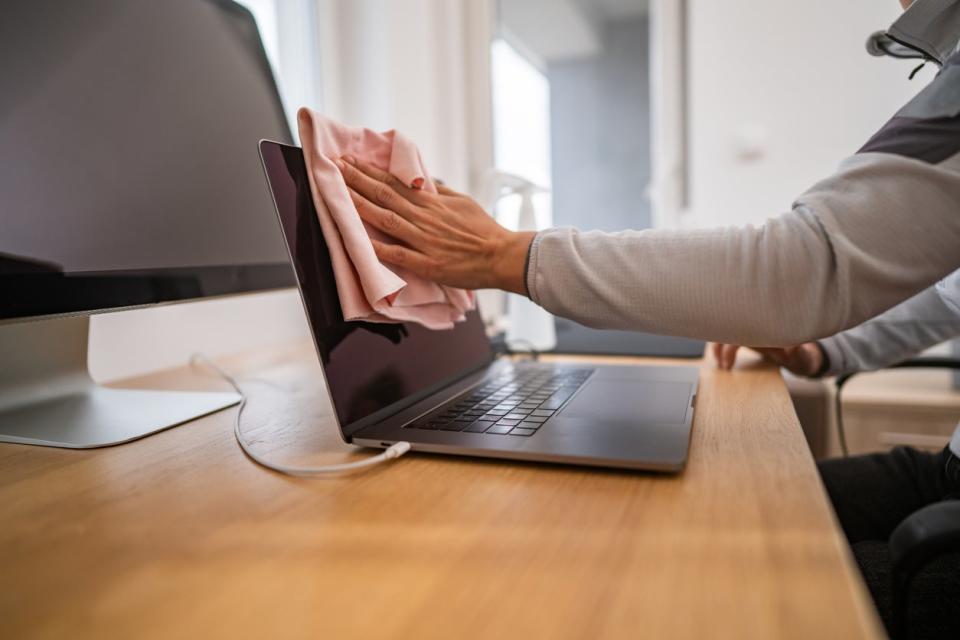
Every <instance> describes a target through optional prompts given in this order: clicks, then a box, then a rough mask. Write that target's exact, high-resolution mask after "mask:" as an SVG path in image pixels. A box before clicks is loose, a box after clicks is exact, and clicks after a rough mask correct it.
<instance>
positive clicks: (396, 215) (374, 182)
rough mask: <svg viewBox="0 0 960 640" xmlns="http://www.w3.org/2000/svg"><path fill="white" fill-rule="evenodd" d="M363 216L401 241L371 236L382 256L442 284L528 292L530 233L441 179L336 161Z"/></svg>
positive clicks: (385, 260)
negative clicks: (417, 180)
mask: <svg viewBox="0 0 960 640" xmlns="http://www.w3.org/2000/svg"><path fill="white" fill-rule="evenodd" d="M337 166H338V167H339V168H340V171H341V173H342V174H343V178H344V180H345V181H346V183H347V187H348V188H349V189H350V194H351V196H352V197H353V202H354V205H355V206H356V207H357V212H358V213H359V214H360V217H361V218H362V219H363V221H364V222H366V223H367V224H369V225H370V226H372V227H374V228H376V229H379V230H380V231H382V232H384V233H385V234H387V235H388V236H390V237H391V238H396V239H397V240H398V241H399V243H398V244H391V243H387V242H380V241H378V240H373V248H374V250H375V251H376V252H377V256H378V257H379V258H380V260H382V261H383V262H385V263H387V264H392V265H396V266H400V267H404V268H405V269H409V270H410V271H412V272H413V273H415V274H417V275H419V276H421V277H423V278H426V279H428V280H431V281H433V282H438V283H440V284H445V285H449V286H452V287H461V288H464V289H487V288H494V289H504V290H506V291H512V292H513V293H519V294H526V292H527V289H526V284H525V282H524V281H525V278H526V273H525V267H526V260H527V251H528V249H529V247H530V242H531V241H532V240H533V236H534V234H533V232H514V231H510V230H509V229H506V228H504V227H502V226H500V225H499V224H497V222H496V221H495V220H494V219H493V218H491V217H490V216H489V215H488V214H487V212H486V211H484V210H483V208H482V207H481V206H480V205H479V204H477V203H476V202H475V201H474V200H472V199H471V198H469V197H468V196H465V195H463V194H461V193H457V192H456V191H453V190H452V189H448V188H447V187H445V186H443V185H437V189H438V190H439V193H430V192H428V191H421V190H419V189H412V188H410V187H408V186H407V185H405V184H403V183H402V182H400V180H398V179H397V178H395V177H394V176H392V175H390V174H389V173H387V172H386V171H381V170H380V169H377V168H375V167H373V166H372V165H370V164H367V163H364V162H359V161H357V160H356V159H355V158H352V157H350V156H344V157H343V158H341V159H340V160H339V161H338V162H337Z"/></svg>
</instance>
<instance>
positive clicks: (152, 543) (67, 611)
mask: <svg viewBox="0 0 960 640" xmlns="http://www.w3.org/2000/svg"><path fill="white" fill-rule="evenodd" d="M619 362H622V360H619ZM637 362H645V363H647V362H651V360H637ZM220 363H221V364H222V365H224V366H225V367H227V368H228V369H230V370H231V371H233V372H235V373H236V374H237V375H238V376H239V377H241V379H242V383H243V386H244V388H245V390H246V391H247V393H248V394H249V395H250V398H251V400H250V404H249V406H248V410H247V412H246V413H245V414H244V420H245V425H246V430H247V432H248V434H249V435H250V437H253V438H255V440H256V441H257V442H256V445H255V446H256V447H257V451H259V452H262V453H264V454H265V455H269V456H272V457H274V458H275V459H277V460H283V461H285V462H301V463H306V462H313V463H330V462H337V461H343V460H346V459H351V458H355V457H360V456H364V455H369V453H368V452H366V451H363V450H357V449H355V448H353V447H351V446H348V445H345V444H343V443H341V442H340V441H339V438H338V436H337V435H336V434H335V429H334V426H333V424H332V421H331V412H330V408H329V405H328V402H327V400H326V397H325V393H324V392H323V390H322V385H321V381H320V372H319V365H318V364H317V361H316V357H315V356H314V354H313V352H312V350H311V349H310V348H309V347H308V346H306V345H297V346H295V347H291V348H290V349H285V350H274V351H271V352H264V353H254V354H247V355H244V356H242V357H235V358H231V359H223V360H221V361H220ZM123 386H131V387H136V386H143V387H152V388H171V389H174V388H181V389H221V388H224V385H223V383H222V382H220V381H219V380H217V379H216V378H214V377H212V376H210V375H209V374H208V373H207V372H205V371H202V370H198V369H190V368H184V369H182V370H177V371H170V372H164V373H162V374H157V375H152V376H150V377H148V378H142V379H138V380H131V381H128V382H126V383H125V384H124V385H123ZM235 410H236V409H230V410H227V411H223V412H220V413H218V414H216V415H213V416H209V417H207V418H204V419H201V420H198V421H195V422H193V423H189V424H187V425H183V426H180V427H177V428H175V429H171V430H169V431H166V432H163V433H160V434H157V435H155V436H152V437H149V438H146V439H144V440H140V441H137V442H133V443H130V444H126V445H121V446H118V447H113V448H108V449H99V450H92V451H68V450H59V449H48V448H41V447H28V446H18V445H0V638H114V637H115V638H201V637H203V638H210V637H242V638H247V637H267V638H513V637H522V638H738V639H739V638H764V639H769V638H804V639H809V638H814V639H816V640H824V639H827V638H845V639H846V638H863V637H879V636H882V632H881V631H880V628H879V626H878V623H877V620H876V618H875V614H874V613H873V610H872V607H871V605H870V603H869V599H868V596H867V595H866V592H865V589H864V587H863V585H862V583H861V582H860V579H859V577H858V574H857V572H856V569H855V567H854V566H853V564H852V560H851V557H850V555H849V552H848V551H847V549H846V547H845V545H844V544H843V541H842V539H841V534H840V533H839V531H838V529H837V527H836V523H835V521H834V517H833V514H832V511H831V510H830V507H829V504H828V501H827V498H826V496H825V494H824V491H823V488H822V486H821V484H820V481H819V478H818V476H817V472H816V468H815V466H814V462H813V459H812V457H811V455H810V453H809V451H808V449H807V446H806V444H805V442H804V439H803V435H802V433H801V431H800V426H799V424H798V423H797V419H796V416H795V415H794V412H793V409H792V406H791V404H790V400H789V398H788V396H787V393H786V390H785V387H784V384H783V382H782V380H781V378H780V376H779V374H778V372H777V371H776V370H775V369H773V368H771V367H769V366H765V365H762V364H760V363H758V362H756V361H754V362H751V363H747V364H746V365H742V366H741V367H740V368H738V369H737V370H735V371H732V372H720V371H716V370H715V369H714V368H713V366H712V364H711V363H710V362H708V361H707V362H704V363H703V369H702V378H701V392H700V397H699V399H698V406H697V413H696V418H695V421H694V431H693V441H692V445H691V451H690V462H689V464H688V467H687V469H686V471H685V472H684V473H683V474H681V475H677V476H664V475H653V474H645V473H631V472H612V471H602V470H592V469H583V468H573V467H561V466H547V465H539V464H530V463H526V464H525V463H502V462H497V461H482V460H474V459H466V458H455V457H447V456H428V455H424V454H410V455H408V456H406V457H404V458H401V459H400V460H398V461H396V462H394V463H391V464H388V465H383V466H381V467H378V468H376V469H374V470H373V471H370V472H367V473H363V474H359V475H347V476H340V477H333V478H322V479H295V478H288V477H284V476H281V475H278V474H276V473H272V472H269V471H266V470H264V469H262V468H260V467H257V466H256V465H254V464H253V463H251V462H250V461H249V460H248V459H247V458H245V457H244V455H243V454H242V453H241V451H240V449H239V448H238V447H237V445H236V443H235V442H234V440H233V434H232V431H231V425H232V419H233V415H234V411H235Z"/></svg>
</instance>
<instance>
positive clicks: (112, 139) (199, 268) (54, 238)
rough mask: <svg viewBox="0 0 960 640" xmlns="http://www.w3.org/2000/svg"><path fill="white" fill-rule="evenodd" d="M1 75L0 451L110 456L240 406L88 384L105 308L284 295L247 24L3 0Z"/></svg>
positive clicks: (257, 73) (189, 6)
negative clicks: (0, 445)
mask: <svg viewBox="0 0 960 640" xmlns="http://www.w3.org/2000/svg"><path fill="white" fill-rule="evenodd" d="M0 79H2V83H3V84H2V90H0V363H2V364H0V441H5V442H22V443H29V444H43V445H51V446H62V447H93V446H103V445H107V444H117V443H120V442H126V441H128V440H132V439H135V438H138V437H141V436H143V435H146V434H148V433H152V432H155V431H158V430H160V429H163V428H166V427H169V426H173V425H175V424H179V423H182V422H185V421H187V420H189V419H192V418H194V417H196V416H199V415H204V414H206V413H210V412H212V411H215V410H218V409H220V408H223V407H225V406H229V405H231V404H233V403H235V402H237V400H238V398H237V397H236V396H235V395H233V394H210V393H189V392H161V391H121V390H116V389H108V388H103V387H100V386H98V385H96V384H95V383H94V382H93V381H92V380H91V379H90V376H89V375H88V373H87V330H88V320H89V319H88V316H89V314H91V313H96V312H100V311H113V310H117V309H126V308H131V307H141V306H145V305H155V304H166V303H173V302H180V301H184V300H195V299H199V298H208V297H211V296H223V295H233V294H239V293H247V292H254V291H263V290H268V289H276V288H281V287H288V286H292V285H293V283H294V279H293V276H292V270H291V267H290V265H289V262H288V259H287V255H286V252H285V249H284V245H283V239H282V236H281V233H280V230H279V228H278V227H277V224H276V220H275V217H274V214H273V209H272V204H271V202H270V199H269V195H268V194H267V193H266V191H265V190H264V189H263V178H262V174H261V170H260V166H259V161H258V157H257V142H258V141H259V140H260V139H261V138H273V139H279V140H285V141H290V140H291V136H290V130H289V126H288V124H287V120H286V118H285V115H284V111H283V108H282V105H281V102H280V98H279V94H278V92H277V88H276V85H275V83H274V79H273V75H272V73H271V70H270V65H269V63H268V62H267V58H266V55H265V54H264V50H263V47H262V44H261V41H260V37H259V33H258V31H257V27H256V22H255V21H254V19H253V17H252V16H251V15H250V13H249V12H248V11H247V10H245V9H243V8H241V7H240V6H239V5H237V4H235V3H233V2H229V1H227V0H165V1H163V2H157V1H156V0H86V1H84V2H61V1H60V0H12V1H9V2H4V3H3V9H2V19H0ZM224 321H225V322H227V321H229V319H224ZM143 340H144V341H145V342H146V341H149V340H150V336H148V335H144V336H143Z"/></svg>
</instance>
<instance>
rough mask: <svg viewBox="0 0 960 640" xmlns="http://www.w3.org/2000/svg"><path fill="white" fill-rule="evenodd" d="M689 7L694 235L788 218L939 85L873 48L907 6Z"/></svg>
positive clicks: (749, 3) (836, 2) (705, 3)
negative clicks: (703, 229)
mask: <svg viewBox="0 0 960 640" xmlns="http://www.w3.org/2000/svg"><path fill="white" fill-rule="evenodd" d="M688 1H689V10H688V16H689V23H688V24H689V40H688V41H689V51H688V54H689V55H688V64H689V78H688V81H689V84H688V91H689V94H688V96H689V99H688V104H689V125H690V129H689V136H690V137H689V140H690V146H689V152H690V155H689V165H688V167H689V175H688V178H689V180H690V183H689V184H690V193H689V196H690V204H691V208H692V211H693V215H692V216H691V217H689V218H687V219H685V220H684V224H685V225H691V226H703V225H710V226H712V225H719V224H740V223H759V222H762V221H763V220H764V219H766V218H767V217H769V216H772V215H776V214H779V213H781V212H783V211H786V210H787V209H789V207H790V204H791V202H792V199H793V198H794V197H795V196H797V195H799V194H800V193H801V192H802V191H804V190H805V189H806V188H808V187H809V186H811V185H812V184H813V183H814V182H816V181H817V180H818V179H820V178H822V177H825V176H826V175H828V174H829V173H831V172H832V170H833V169H834V168H835V166H836V164H837V163H838V162H839V161H840V160H841V159H843V158H844V157H846V156H848V155H851V154H853V153H854V152H855V151H856V150H857V149H858V148H859V147H860V146H862V145H863V143H864V142H866V140H867V139H868V138H869V137H870V135H871V134H872V133H873V132H875V131H876V130H877V129H878V128H879V127H880V126H882V125H883V123H884V122H885V121H886V120H887V119H889V117H890V116H891V115H893V113H894V112H895V111H896V110H897V109H898V108H899V107H900V106H902V105H903V104H904V103H905V102H906V101H907V100H908V99H909V98H910V97H911V96H912V95H914V94H915V93H916V92H917V91H919V89H920V88H921V87H922V85H923V83H925V82H926V81H928V80H929V79H930V78H931V77H932V75H933V70H932V69H927V70H925V71H924V72H923V73H922V74H921V75H920V76H918V77H917V79H915V80H914V81H912V82H911V81H909V80H907V75H908V74H909V72H910V70H911V69H912V68H913V67H914V66H916V65H915V64H914V62H913V61H896V60H893V59H889V58H873V57H870V56H869V55H868V54H867V53H866V51H865V49H864V42H865V41H866V38H867V36H868V35H869V34H870V33H872V32H874V31H877V30H879V29H885V28H887V27H888V26H889V24H890V23H891V22H892V21H893V20H894V19H895V18H896V17H897V15H898V14H899V12H900V8H899V3H898V2H897V1H896V0H803V1H797V0H766V1H764V2H757V1H756V0H725V1H724V2H717V1H716V0H688ZM750 147H753V148H752V149H751V148H750ZM751 156H752V157H751Z"/></svg>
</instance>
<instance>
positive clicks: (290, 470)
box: [190, 353, 410, 476]
mask: <svg viewBox="0 0 960 640" xmlns="http://www.w3.org/2000/svg"><path fill="white" fill-rule="evenodd" d="M198 362H199V363H202V364H205V365H206V366H207V367H209V368H210V369H212V370H213V371H215V372H216V373H217V375H218V376H219V377H220V378H222V379H223V380H224V381H225V382H226V383H228V384H229V385H230V386H231V387H233V390H234V391H236V392H237V395H238V396H240V406H239V407H238V408H237V414H236V419H235V420H234V423H233V435H234V437H235V438H236V439H237V444H239V445H240V448H241V449H243V452H244V453H245V454H246V455H247V457H248V458H250V459H251V460H253V461H254V462H256V463H257V464H259V465H260V466H261V467H265V468H267V469H270V470H271V471H277V472H279V473H284V474H286V475H288V476H322V475H331V474H336V473H347V472H349V471H359V470H361V469H367V468H369V467H372V466H375V465H378V464H380V463H381V462H387V461H388V460H394V459H396V458H399V457H400V456H402V455H403V454H405V453H406V452H408V451H410V443H409V442H397V443H394V444H393V445H391V446H390V447H388V448H387V450H386V451H384V452H383V453H381V454H378V455H375V456H370V457H369V458H364V459H363V460H358V461H357V462H345V463H343V464H331V465H326V466H322V467H292V466H288V465H284V464H279V463H276V462H270V461H269V460H267V459H266V458H263V457H262V456H260V455H258V454H256V453H254V452H253V451H252V450H251V449H250V446H249V445H248V444H247V441H246V440H245V439H244V437H243V431H242V430H241V428H240V417H241V416H242V415H243V409H244V407H246V406H247V395H246V394H245V393H244V392H243V390H242V389H240V385H239V384H238V383H237V380H236V378H234V377H233V376H232V375H230V374H229V373H227V372H226V371H224V370H223V369H221V368H220V367H219V366H218V365H217V364H216V363H214V362H213V361H212V360H211V359H210V358H208V357H207V356H205V355H203V354H202V353H195V354H193V355H192V356H190V364H191V365H196V364H197V363H198Z"/></svg>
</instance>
